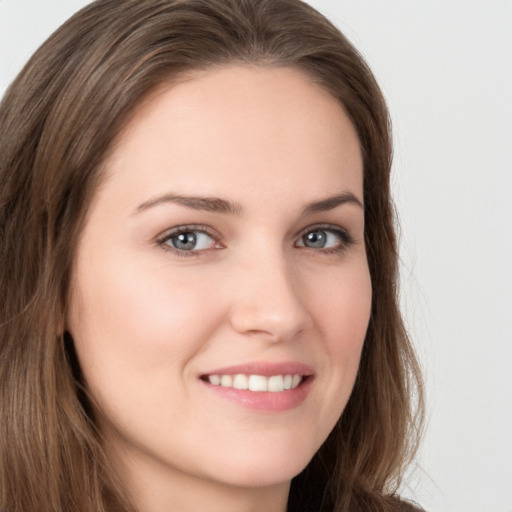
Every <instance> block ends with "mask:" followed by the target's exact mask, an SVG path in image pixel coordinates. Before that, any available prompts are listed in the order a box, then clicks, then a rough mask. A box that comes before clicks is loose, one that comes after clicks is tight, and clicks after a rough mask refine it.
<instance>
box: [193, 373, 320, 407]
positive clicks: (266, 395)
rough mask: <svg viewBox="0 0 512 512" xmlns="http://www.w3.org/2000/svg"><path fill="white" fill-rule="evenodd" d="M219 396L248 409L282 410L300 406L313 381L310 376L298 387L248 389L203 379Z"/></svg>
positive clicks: (208, 387)
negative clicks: (212, 382) (281, 389)
mask: <svg viewBox="0 0 512 512" xmlns="http://www.w3.org/2000/svg"><path fill="white" fill-rule="evenodd" d="M201 382H202V383H203V384H204V385H205V386H206V387H207V389H209V390H210V391H211V392H212V393H215V394H216V395H217V396H219V397H221V398H223V399H225V400H229V401H230V402H234V403H236V404H238V405H240V406H242V407H245V408H247V409H253V410H256V411H266V412H282V411H288V410H290V409H294V408H295V407H298V406H299V405H300V404H302V403H303V402H304V400H305V399H306V397H307V395H308V393H309V391H310V389H311V384H312V382H313V377H312V376H309V377H308V378H306V379H305V380H304V381H303V382H301V383H300V384H299V385H298V386H297V387H296V388H293V389H287V390H285V391H277V392H272V391H249V390H248V389H235V388H225V387H222V386H214V385H213V384H210V383H209V382H204V381H201Z"/></svg>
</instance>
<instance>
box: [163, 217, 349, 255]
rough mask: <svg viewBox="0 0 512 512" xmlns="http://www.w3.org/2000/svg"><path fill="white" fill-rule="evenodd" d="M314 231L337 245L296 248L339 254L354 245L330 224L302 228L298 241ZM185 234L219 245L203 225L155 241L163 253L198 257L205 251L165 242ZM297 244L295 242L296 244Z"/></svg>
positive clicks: (189, 227)
mask: <svg viewBox="0 0 512 512" xmlns="http://www.w3.org/2000/svg"><path fill="white" fill-rule="evenodd" d="M314 231H323V232H325V233H329V234H331V235H335V236H336V237H337V238H338V239H339V244H338V245H337V246H335V247H328V248H318V249H315V248H312V247H308V246H306V245H299V246H297V245H296V247H299V248H304V249H311V250H313V251H314V252H320V253H322V254H340V253H342V252H344V251H345V250H346V249H348V248H349V247H350V246H351V245H353V244H354V242H355V240H354V238H353V237H352V236H351V235H350V234H349V233H348V232H347V231H346V230H345V229H343V228H341V227H340V226H336V225H332V224H315V225H312V226H308V227H306V228H304V229H303V230H302V231H301V232H300V233H299V234H298V237H297V238H298V241H303V238H304V237H305V236H306V235H307V234H308V233H312V232H314ZM186 233H202V234H205V235H208V236H209V237H211V238H212V239H213V241H214V243H215V244H221V237H220V236H219V235H218V233H217V232H216V231H213V230H212V229H210V228H208V227H206V226H204V225H184V226H179V227H177V228H174V229H172V230H170V231H167V232H166V233H165V234H164V235H163V236H162V237H160V238H159V239H158V240H157V244H158V245H159V246H160V247H162V249H163V250H164V251H169V252H171V253H173V254H174V255H176V256H178V257H183V258H190V257H198V256H200V253H201V252H203V251H204V250H207V249H199V250H184V249H178V248H176V247H172V246H171V245H169V244H168V243H167V242H169V241H170V240H171V239H172V238H176V237H178V236H179V235H182V234H186ZM297 243H298V242H296V244H297Z"/></svg>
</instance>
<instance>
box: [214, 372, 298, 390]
mask: <svg viewBox="0 0 512 512" xmlns="http://www.w3.org/2000/svg"><path fill="white" fill-rule="evenodd" d="M304 378H305V376H304V375H299V374H293V375H291V374H286V375H272V376H269V377H266V376H264V375H244V374H242V373H239V374H236V375H208V376H206V377H205V380H206V381H207V382H209V383H210V384H212V385H214V386H221V387H224V388H234V389H241V390H246V389H247V390H249V391H256V392H265V391H270V392H271V393H279V392H282V391H287V390H291V389H295V388H296V387H297V386H299V384H300V383H301V382H302V381H303V380H304Z"/></svg>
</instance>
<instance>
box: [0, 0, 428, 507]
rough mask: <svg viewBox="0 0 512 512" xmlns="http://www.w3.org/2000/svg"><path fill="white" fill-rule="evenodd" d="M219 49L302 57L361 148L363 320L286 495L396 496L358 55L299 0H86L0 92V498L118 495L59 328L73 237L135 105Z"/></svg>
mask: <svg viewBox="0 0 512 512" xmlns="http://www.w3.org/2000/svg"><path fill="white" fill-rule="evenodd" d="M234 62H235V63H236V62H241V63H251V64H256V65H261V66H290V67H295V68H298V69H301V70H303V71H304V72H305V73H307V74H309V75H310V76H311V77H312V78H313V79H314V80H315V81H316V82H317V83H318V84H320V85H321V86H323V87H324V88H325V89H326V90H328V91H329V92H330V93H331V94H332V95H333V96H334V97H335V98H337V99H338V100H339V102H340V103H341V104H342V105H343V106H344V108H345V110H346V112H347V113H348V115H349V116H350V118H351V120H352V122H353V124H354V126H355V127H356V130H357V132H358V135H359V140H360V144H361V148H362V152H363V156H364V201H365V205H366V206H365V222H366V224H365V230H366V231H365V236H366V244H367V251H368V264H369V268H370V273H371V279H372V286H373V304H372V312H371V319H370V324H369V328H368V333H367V337H366V341H365V345H364V349H363V355H362V359H361V364H360V370H359V375H358V378H357V382H356V384H355V388H354V390H353V393H352V396H351V398H350V401H349V403H348V405H347V407H346V409H345V411H344V413H343V414H342V416H341V418H340V420H339V421H338V423H337V425H336V427H335V429H334V430H333V432H332V433H331V435H330V436H329V438H328V439H327V441H326V442H325V443H324V445H323V446H322V447H321V449H320V450H319V452H318V453H317V455H316V456H315V457H314V458H313V460H312V461H311V463H310V464H309V465H308V467H307V468H306V469H305V470H304V471H303V473H301V474H300V475H298V476H297V477H296V478H295V479H294V481H293V482H292V487H291V493H290V499H289V508H290V510H293V511H299V510H307V511H311V512H313V511H320V510H336V511H339V512H342V511H345V512H347V511H348V510H350V511H352V512H357V511H361V512H362V511H387V510H395V507H396V506H397V501H396V500H395V499H394V498H393V495H394V494H395V492H396V490H397V488H398V485H399V483H400V479H401V477H402V475H403V470H404V467H405V465H406V464H407V463H408V462H409V461H410V460H411V457H412V455H413V454H414V450H415V447H416V443H417V438H418V433H419V427H420V425H421V419H422V405H423V402H422V387H421V379H420V373H419V368H418V364H417V361H416V358H415V355H414V351H413V349H412V347H411V345H410V343H409V340H408V337H407V333H406V331H405V329H404V326H403V323H402V319H401V316H400V312H399V310H398V306H397V275H398V274H397V259H398V256H397V245H396V236H395V228H394V212H393V205H392V201H391V197H390V183H389V181H390V168H391V159H392V145H391V136H390V123H389V117H388V112H387V108H386V104H385V101H384V99H383V97H382V94H381V91H380V90H379V87H378V85H377V83H376V81H375V79H374V77H373V75H372V73H371V71H370V70H369V68H368V67H367V65H366V64H365V62H364V60H363V59H362V58H361V56H360V55H359V54H358V52H357V51H356V50H355V49H354V47H353V46H352V45H351V44H350V43H349V42H348V41H347V39H346V38H345V37H344V36H343V35H342V34H341V33H340V32H339V31H338V30H337V29H336V28H335V27H333V25H331V23H330V22H329V21H327V20H326V19H325V18H324V17H323V16H321V15H320V14H319V13H317V12H316V11H315V10H314V9H313V8H311V7H310V6H308V5H307V4H305V3H303V2H301V1H299V0H126V1H121V0H99V1H97V2H94V3H92V4H90V5H89V6H87V7H86V8H84V9H83V10H81V11H80V12H79V13H77V14H76V15H75V16H73V17H72V18H71V19H70V20H69V21H68V22H66V23H65V24H64V25H63V26H62V27H61V28H59V29H58V30H57V31H56V32H55V33H54V34H53V35H52V36H51V37H50V38H49V39H48V41H47V42H46V43H45V44H44V45H43V46H42V47H41V48H40V49H39V50H38V51H37V52H36V53H35V54H34V56H33V57H32V59H31V60H30V61H29V62H28V64H27V65H26V66H25V68H24V69H23V71H22V72H21V73H20V75H19V76H18V77H17V78H16V80H15V81H14V82H13V83H12V85H11V86H10V87H9V89H8V91H7V93H6V95H5V97H4V99H3V101H2V103H1V104H0V134H1V137H0V155H1V157H0V241H1V243H0V261H1V264H0V290H1V293H2V296H1V300H0V304H1V306H0V308H1V310H0V311H1V313H0V315H1V316H0V329H1V331H0V333H1V334H0V508H1V509H2V510H3V512H90V511H92V510H94V511H98V512H101V511H104V512H105V511H109V512H112V510H114V509H115V510H131V508H130V505H129V504H127V502H126V500H125V498H124V496H123V491H122V486H121V485H120V484H119V482H117V481H116V479H115V477H114V476H113V473H112V471H111V470H110V469H109V466H108V460H106V457H105V456H104V452H103V449H102V446H101V437H100V435H99V433H98V432H97V431H96V429H95V422H94V411H93V408H91V406H90V403H89V402H88V400H87V396H86V392H85V391H84V389H83V386H82V382H81V376H80V369H79V366H78V365H77V362H76V358H75V356H74V353H73V343H72V340H70V338H69V336H67V335H66V334H65V333H64V326H65V318H66V313H67V302H68V293H69V282H70V274H71V267H72V263H73V259H74V253H75V250H76V246H77V240H78V237H79V235H80V231H81V228H82V226H83V223H84V217H85V215H86V213H87V209H88V205H89V204H90V201H91V197H92V195H93V194H94V191H95V190H96V189H97V187H98V185H99V183H100V180H101V178H102V163H103V162H104V161H105V159H106V158H107V156H108V154H109V151H110V150H111V149H112V147H113V144H114V143H115V141H116V137H117V136H118V135H119V133H120V130H121V129H122V128H123V126H125V125H126V123H127V122H128V120H129V117H130V115H131V114H132V113H133V110H134V108H135V107H136V106H137V105H138V104H140V102H141V101H142V100H143V99H144V97H146V96H147V95H148V94H149V93H150V91H152V90H153V89H154V88H155V87H157V86H158V85H160V84H162V83H166V82H169V81H172V80H174V79H176V78H177V77H179V76H180V74H182V73H184V72H186V71H190V70H197V69H206V68H208V67H211V66H218V65H223V64H228V63H234Z"/></svg>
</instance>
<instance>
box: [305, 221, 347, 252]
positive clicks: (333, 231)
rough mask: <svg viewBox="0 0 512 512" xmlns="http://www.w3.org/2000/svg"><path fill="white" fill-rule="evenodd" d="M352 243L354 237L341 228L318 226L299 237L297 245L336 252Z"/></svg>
mask: <svg viewBox="0 0 512 512" xmlns="http://www.w3.org/2000/svg"><path fill="white" fill-rule="evenodd" d="M351 243H353V240H352V238H351V237H350V235H349V234H348V233H347V232H346V231H344V230H342V229H341V228H337V227H317V228H315V229H308V231H306V232H304V233H303V234H302V235H301V237H300V238H299V241H298V242H297V246H298V247H307V248H309V249H321V250H328V251H334V252H335V251H339V250H343V249H344V248H346V247H347V246H348V245H350V244H351Z"/></svg>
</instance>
